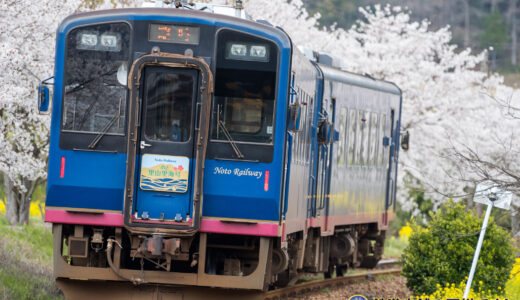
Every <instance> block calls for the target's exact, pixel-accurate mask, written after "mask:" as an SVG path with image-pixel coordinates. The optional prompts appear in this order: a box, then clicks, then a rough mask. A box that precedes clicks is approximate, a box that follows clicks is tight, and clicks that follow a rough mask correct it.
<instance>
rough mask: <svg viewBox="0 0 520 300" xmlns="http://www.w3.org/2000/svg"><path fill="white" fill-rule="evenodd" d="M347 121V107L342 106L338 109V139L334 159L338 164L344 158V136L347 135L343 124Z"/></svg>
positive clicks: (342, 162) (341, 162)
mask: <svg viewBox="0 0 520 300" xmlns="http://www.w3.org/2000/svg"><path fill="white" fill-rule="evenodd" d="M346 121H347V108H346V107H342V108H341V110H340V116H339V122H338V131H339V141H338V150H337V152H336V161H337V164H338V165H342V164H344V158H345V154H344V152H345V136H346V135H347V133H346V131H345V125H346Z"/></svg>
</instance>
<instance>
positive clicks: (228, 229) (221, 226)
mask: <svg viewBox="0 0 520 300" xmlns="http://www.w3.org/2000/svg"><path fill="white" fill-rule="evenodd" d="M200 231H201V232H208V233H227V234H241V235H257V236H278V223H239V222H231V221H230V222H222V221H220V220H207V219H206V220H202V222H201V224H200Z"/></svg>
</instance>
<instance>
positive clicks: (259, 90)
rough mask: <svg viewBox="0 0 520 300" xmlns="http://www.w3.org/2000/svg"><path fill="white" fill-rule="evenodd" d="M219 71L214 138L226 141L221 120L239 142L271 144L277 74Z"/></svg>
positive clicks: (214, 112) (215, 101)
mask: <svg viewBox="0 0 520 300" xmlns="http://www.w3.org/2000/svg"><path fill="white" fill-rule="evenodd" d="M269 73H270V72H258V71H256V72H255V71H242V70H219V71H218V72H217V82H216V88H215V100H214V101H213V114H214V116H213V122H216V123H215V125H214V126H213V136H212V138H213V139H218V140H226V137H225V136H224V134H223V133H222V132H221V129H220V127H219V126H216V124H218V123H219V121H221V122H222V123H223V126H225V128H226V129H227V130H228V131H229V133H230V135H231V137H232V138H233V139H234V140H236V141H246V142H259V143H270V142H272V136H273V113H274V111H273V110H274V84H275V79H276V78H275V76H276V74H275V73H272V74H269Z"/></svg>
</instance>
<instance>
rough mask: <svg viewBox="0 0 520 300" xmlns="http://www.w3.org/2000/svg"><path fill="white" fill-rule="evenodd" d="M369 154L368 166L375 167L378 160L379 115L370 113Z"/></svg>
mask: <svg viewBox="0 0 520 300" xmlns="http://www.w3.org/2000/svg"><path fill="white" fill-rule="evenodd" d="M369 140H370V143H369V147H370V148H369V154H368V164H369V165H371V166H373V165H375V164H376V162H377V160H376V157H377V152H376V149H377V114H376V113H374V112H373V113H370V134H369Z"/></svg>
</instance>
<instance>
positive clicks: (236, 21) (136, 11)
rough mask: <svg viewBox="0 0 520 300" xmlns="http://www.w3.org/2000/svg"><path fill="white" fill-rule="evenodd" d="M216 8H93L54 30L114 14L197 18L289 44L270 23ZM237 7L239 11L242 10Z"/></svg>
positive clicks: (140, 17)
mask: <svg viewBox="0 0 520 300" xmlns="http://www.w3.org/2000/svg"><path fill="white" fill-rule="evenodd" d="M233 10H234V9H233ZM217 11H218V10H217ZM217 11H215V8H214V7H212V9H211V10H207V11H206V10H205V11H203V10H199V9H183V8H171V7H160V8H158V7H140V8H118V9H107V10H96V11H90V12H82V13H75V14H72V15H69V16H68V17H66V18H65V19H64V20H63V21H62V22H61V23H60V25H59V27H58V32H63V31H64V30H65V29H66V28H67V27H69V26H70V25H72V24H74V25H76V24H78V23H79V24H85V23H88V22H91V21H93V20H95V21H96V22H104V21H111V20H115V19H118V18H121V19H126V20H143V19H145V18H146V17H149V16H154V17H157V16H159V17H184V18H189V19H194V20H198V21H199V22H200V23H202V24H208V25H218V24H222V23H225V24H233V25H236V26H241V27H247V28H250V29H252V30H254V31H258V32H264V33H268V34H270V35H272V36H278V37H279V38H280V40H285V41H284V45H283V46H284V47H290V41H289V37H288V36H287V34H286V33H285V32H284V31H283V30H281V29H280V28H277V27H275V26H272V25H271V24H269V23H268V22H265V21H262V20H258V21H254V20H251V19H250V18H248V17H247V15H245V14H241V16H235V15H232V14H228V13H224V10H222V11H221V12H222V13H218V12H217ZM240 11H241V12H243V10H240ZM219 12H220V11H219ZM226 12H227V11H226ZM237 13H239V12H237Z"/></svg>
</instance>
